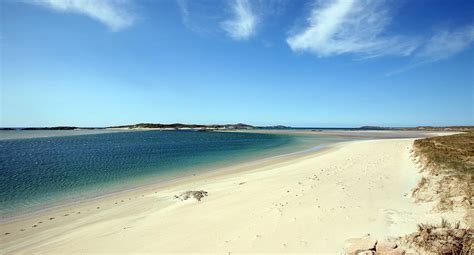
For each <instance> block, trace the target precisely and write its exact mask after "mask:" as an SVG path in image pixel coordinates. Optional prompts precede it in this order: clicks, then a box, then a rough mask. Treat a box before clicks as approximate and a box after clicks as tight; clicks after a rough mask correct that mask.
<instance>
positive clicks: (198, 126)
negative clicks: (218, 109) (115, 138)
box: [108, 123, 255, 130]
mask: <svg viewBox="0 0 474 255" xmlns="http://www.w3.org/2000/svg"><path fill="white" fill-rule="evenodd" d="M108 128H109V129H164V130H167V129H173V130H176V129H199V130H214V129H218V130H222V129H254V128H255V126H252V125H248V124H243V123H237V124H224V125H217V124H214V125H201V124H182V123H173V124H160V123H157V124H155V123H139V124H134V125H123V126H113V127H108Z"/></svg>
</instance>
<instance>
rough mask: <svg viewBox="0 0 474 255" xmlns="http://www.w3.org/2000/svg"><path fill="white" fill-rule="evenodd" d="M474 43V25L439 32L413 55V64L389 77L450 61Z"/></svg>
mask: <svg viewBox="0 0 474 255" xmlns="http://www.w3.org/2000/svg"><path fill="white" fill-rule="evenodd" d="M473 43H474V25H469V26H465V27H462V28H459V29H456V30H452V31H450V30H446V29H444V30H438V31H437V32H436V33H434V35H433V36H431V37H430V38H428V39H427V40H426V41H425V42H424V43H423V45H422V46H421V47H420V48H419V49H418V50H417V51H416V52H415V53H414V54H413V58H412V60H411V64H409V65H407V66H405V67H402V68H400V69H397V70H394V71H391V72H389V73H387V74H386V75H387V76H390V75H394V74H398V73H401V72H405V71H408V70H410V69H413V68H416V67H418V66H421V65H424V64H428V63H433V62H437V61H441V60H445V59H448V58H450V57H452V56H454V55H456V54H458V53H460V52H462V51H464V50H466V49H467V48H469V47H470V46H471V45H472V44H473Z"/></svg>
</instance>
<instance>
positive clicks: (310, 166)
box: [0, 138, 462, 254]
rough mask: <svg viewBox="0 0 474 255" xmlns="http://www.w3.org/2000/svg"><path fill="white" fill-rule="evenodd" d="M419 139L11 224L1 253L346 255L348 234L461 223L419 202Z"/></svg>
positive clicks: (352, 147)
mask: <svg viewBox="0 0 474 255" xmlns="http://www.w3.org/2000/svg"><path fill="white" fill-rule="evenodd" d="M413 141H414V139H413V138H404V139H383V140H369V141H355V142H346V143H340V144H337V145H335V146H333V147H331V148H329V149H327V150H323V151H320V152H312V153H310V154H306V155H304V156H300V157H292V158H285V159H284V160H282V159H279V160H270V161H268V162H265V163H261V164H258V165H253V166H248V167H247V168H246V169H245V170H242V169H240V170H239V171H234V172H233V171H227V172H225V173H209V174H207V175H203V176H196V177H190V178H187V179H185V180H181V181H177V182H174V183H170V184H169V185H165V186H147V187H143V188H140V189H135V190H131V191H127V192H122V193H119V194H115V195H112V196H108V197H104V198H98V199H95V200H92V201H86V202H83V203H78V204H76V205H72V206H69V207H65V208H62V209H57V210H52V211H47V212H44V213H39V214H36V215H34V216H29V217H26V218H21V219H16V220H11V221H8V222H3V223H1V224H0V228H1V229H2V235H1V236H0V253H2V254H15V253H28V254H30V253H41V254H45V253H49V254H71V253H81V254H85V253H222V254H229V253H241V252H246V253H264V252H275V253H292V252H295V253H296V252H305V253H315V252H316V253H342V252H343V244H344V241H345V240H346V239H348V238H352V237H359V236H363V235H367V234H370V235H371V236H376V237H378V238H386V237H391V236H399V235H403V234H407V233H409V232H412V231H414V230H415V228H416V224H417V223H420V222H438V221H439V220H440V219H441V216H443V217H445V218H447V219H460V218H462V217H461V216H460V214H461V212H456V211H454V212H450V213H449V214H448V213H445V214H444V215H440V214H439V213H435V212H432V205H431V204H429V203H414V202H413V200H412V198H411V197H410V193H411V189H412V188H413V187H414V186H415V185H416V182H417V181H418V179H419V169H418V168H417V166H416V164H415V163H414V161H413V159H412V158H411V154H410V153H411V146H412V143H413ZM201 190H202V191H205V192H207V196H204V197H202V199H201V201H197V200H196V199H194V198H189V199H187V200H183V198H184V197H182V196H179V195H180V194H182V193H183V192H186V191H201Z"/></svg>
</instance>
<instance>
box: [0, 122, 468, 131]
mask: <svg viewBox="0 0 474 255" xmlns="http://www.w3.org/2000/svg"><path fill="white" fill-rule="evenodd" d="M293 128H294V127H290V126H283V125H275V126H253V125H249V124H244V123H237V124H212V125H204V124H183V123H172V124H161V123H138V124H132V125H120V126H110V127H75V126H56V127H24V128H11V127H5V128H0V130H98V129H127V130H140V129H156V130H195V131H213V130H250V129H293ZM297 129H305V128H297ZM307 129H313V128H307ZM316 129H317V130H318V131H321V130H325V129H331V130H334V129H341V130H367V131H369V130H404V131H461V132H462V131H472V130H474V126H445V127H434V126H418V127H383V126H362V127H359V128H316ZM314 131H316V130H314Z"/></svg>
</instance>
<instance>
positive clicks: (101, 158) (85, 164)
mask: <svg viewBox="0 0 474 255" xmlns="http://www.w3.org/2000/svg"><path fill="white" fill-rule="evenodd" d="M339 140H340V139H336V138H328V137H324V138H323V137H318V136H314V135H313V136H311V137H305V136H296V135H275V134H256V133H237V132H232V133H230V132H225V133H224V132H193V131H145V132H120V133H117V132H115V133H104V134H88V135H75V136H52V137H41V138H28V139H6V140H0V208H1V209H0V210H1V211H0V214H1V216H2V217H6V216H11V215H12V214H17V213H18V212H22V211H25V212H26V211H34V210H35V209H38V208H44V207H47V206H48V205H52V204H54V203H57V202H59V201H64V200H70V199H78V198H84V197H88V196H96V195H100V194H106V193H108V192H112V191H114V190H120V189H124V188H126V187H133V186H137V185H140V184H145V183H151V182H156V181H164V180H169V179H171V178H176V177H179V176H185V175H190V174H193V173H196V172H198V171H206V170H214V169H216V168H218V167H221V166H224V165H229V164H237V163H239V162H243V161H249V160H257V159H261V158H264V157H271V156H275V155H281V154H285V153H290V152H295V151H299V150H305V149H308V148H312V147H314V146H318V145H321V144H327V143H331V142H335V141H339Z"/></svg>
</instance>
